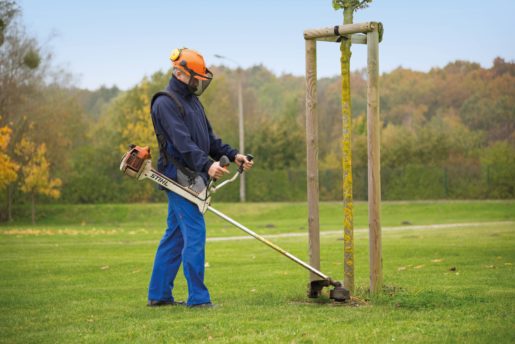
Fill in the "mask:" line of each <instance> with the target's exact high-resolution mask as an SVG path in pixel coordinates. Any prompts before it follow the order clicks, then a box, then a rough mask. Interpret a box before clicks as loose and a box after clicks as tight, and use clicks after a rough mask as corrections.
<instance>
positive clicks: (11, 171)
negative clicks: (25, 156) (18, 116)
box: [0, 126, 19, 191]
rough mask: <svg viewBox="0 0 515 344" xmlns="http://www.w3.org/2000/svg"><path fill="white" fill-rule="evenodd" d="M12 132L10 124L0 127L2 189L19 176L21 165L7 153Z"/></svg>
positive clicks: (0, 180)
mask: <svg viewBox="0 0 515 344" xmlns="http://www.w3.org/2000/svg"><path fill="white" fill-rule="evenodd" d="M11 132H12V130H11V128H9V127H8V126H5V127H2V128H0V191H1V190H4V189H5V188H6V187H7V185H9V184H10V183H12V182H14V181H15V180H16V178H17V177H18V175H17V172H18V169H19V165H18V164H17V163H16V162H15V161H13V160H12V158H11V157H10V156H9V155H8V154H7V147H8V146H9V141H10V139H11Z"/></svg>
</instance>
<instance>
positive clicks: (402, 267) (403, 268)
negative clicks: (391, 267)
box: [397, 266, 406, 271]
mask: <svg viewBox="0 0 515 344" xmlns="http://www.w3.org/2000/svg"><path fill="white" fill-rule="evenodd" d="M404 270H406V267H405V266H399V267H398V268H397V271H404Z"/></svg>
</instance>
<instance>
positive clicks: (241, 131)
mask: <svg viewBox="0 0 515 344" xmlns="http://www.w3.org/2000/svg"><path fill="white" fill-rule="evenodd" d="M214 56H215V57H216V58H218V59H222V60H227V61H231V62H233V63H235V64H236V65H237V66H238V129H239V141H240V147H239V151H240V153H241V154H244V152H245V135H244V127H243V95H242V87H241V71H242V68H241V65H240V64H239V63H238V62H237V61H235V60H233V59H230V58H228V57H226V56H222V55H218V54H215V55H214ZM245 198H246V193H245V173H243V174H242V175H241V176H240V202H245Z"/></svg>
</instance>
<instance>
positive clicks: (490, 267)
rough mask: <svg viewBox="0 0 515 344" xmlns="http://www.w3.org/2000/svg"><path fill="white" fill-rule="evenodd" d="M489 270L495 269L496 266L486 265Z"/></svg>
mask: <svg viewBox="0 0 515 344" xmlns="http://www.w3.org/2000/svg"><path fill="white" fill-rule="evenodd" d="M485 267H486V268H487V269H495V265H485Z"/></svg>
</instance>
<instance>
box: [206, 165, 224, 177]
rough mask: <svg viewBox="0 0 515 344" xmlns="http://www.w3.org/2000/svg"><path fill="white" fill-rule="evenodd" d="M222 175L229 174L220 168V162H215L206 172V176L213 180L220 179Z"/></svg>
mask: <svg viewBox="0 0 515 344" xmlns="http://www.w3.org/2000/svg"><path fill="white" fill-rule="evenodd" d="M224 173H229V170H228V169H226V168H225V167H222V166H220V162H218V161H215V162H214V163H213V164H212V165H211V167H210V168H209V170H208V171H207V174H209V176H210V177H211V178H213V179H220V178H222V177H223V175H224Z"/></svg>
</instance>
